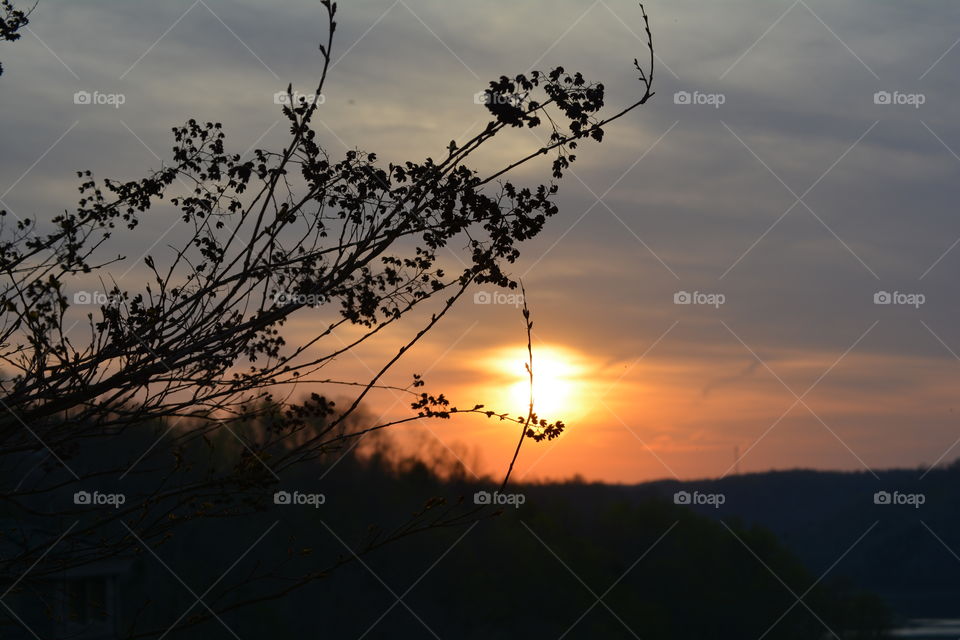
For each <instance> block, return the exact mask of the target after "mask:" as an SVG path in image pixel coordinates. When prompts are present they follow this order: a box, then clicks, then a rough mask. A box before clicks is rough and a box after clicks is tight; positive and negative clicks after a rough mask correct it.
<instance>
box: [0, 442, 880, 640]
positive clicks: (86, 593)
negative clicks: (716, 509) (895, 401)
mask: <svg viewBox="0 0 960 640" xmlns="http://www.w3.org/2000/svg"><path fill="white" fill-rule="evenodd" d="M235 430H236V431H237V433H238V434H239V435H240V436H241V437H243V438H244V439H251V438H253V435H251V433H250V431H245V430H242V429H239V428H236V429H235ZM158 433H162V432H158ZM135 440H136V441H134V439H132V438H131V439H128V440H127V442H126V443H125V447H128V448H129V451H128V450H123V451H119V450H118V451H114V452H103V451H101V452H98V454H97V455H100V456H103V455H113V456H115V457H116V458H117V459H124V458H126V457H129V456H130V455H132V454H134V453H136V452H140V451H143V450H145V449H146V447H148V446H149V445H150V444H151V442H152V441H151V436H150V435H148V434H143V435H138V436H137V437H136V439H135ZM168 440H169V437H168V438H167V439H165V440H164V441H162V442H161V443H160V444H158V445H156V446H155V447H154V448H153V449H152V450H151V453H150V454H149V456H147V458H145V459H144V460H143V461H142V462H141V463H140V464H141V465H142V469H141V468H140V466H138V467H137V468H138V471H137V472H136V473H132V474H131V475H130V476H128V477H127V478H126V479H125V480H124V483H123V485H122V487H123V494H124V496H125V498H124V499H125V503H124V504H123V505H122V506H121V507H120V508H119V509H118V508H115V507H114V506H111V505H105V506H104V507H103V509H102V510H100V511H99V512H96V513H99V514H100V515H91V513H90V511H89V510H87V511H83V512H80V513H71V509H72V504H71V503H72V499H73V496H63V497H62V500H60V501H59V502H57V503H55V504H54V503H50V502H48V503H46V504H34V505H31V506H30V508H29V509H27V510H23V509H21V510H19V511H18V510H15V509H13V508H12V507H11V506H10V505H9V504H8V505H7V507H6V508H5V512H4V513H3V514H2V515H3V518H4V519H3V523H4V528H3V535H4V538H3V543H2V547H0V548H2V549H3V550H4V553H7V554H8V555H9V549H11V548H16V547H17V544H18V543H24V544H40V545H50V544H52V543H53V542H54V540H55V539H56V537H57V536H58V535H59V534H60V533H62V532H63V531H64V530H66V529H67V528H68V527H69V526H70V524H71V522H74V521H76V520H77V519H78V518H79V519H81V520H83V522H81V523H80V524H78V525H77V530H80V528H82V527H86V526H88V525H95V527H94V529H92V530H94V531H97V532H106V533H103V534H101V533H96V534H91V536H90V537H89V544H90V545H91V548H93V547H98V548H97V551H96V553H91V557H94V556H95V557H96V561H95V562H94V561H92V562H91V566H90V567H89V570H88V571H87V572H86V573H85V572H84V571H82V570H81V571H78V570H77V569H76V568H74V569H72V570H71V571H70V572H69V573H64V574H63V575H58V574H57V572H56V570H55V568H52V569H51V568H50V567H48V566H47V565H48V564H49V562H50V561H49V560H48V561H45V562H44V563H42V565H41V566H40V567H39V568H37V569H35V570H34V571H31V572H30V573H28V576H27V577H26V578H24V580H22V581H21V582H20V583H19V584H18V585H17V589H16V593H15V594H14V595H12V596H10V597H9V598H8V599H7V602H8V604H9V605H10V607H11V609H12V610H13V611H15V612H16V613H17V615H18V616H19V617H21V618H22V619H23V621H24V622H26V623H27V624H29V625H30V626H31V628H32V629H34V630H36V632H37V633H38V636H39V637H42V638H44V639H46V638H49V637H52V638H66V637H71V636H69V635H68V634H67V632H66V631H64V629H74V630H76V631H78V632H81V631H82V629H84V628H87V629H90V628H102V629H105V630H106V631H105V633H109V634H113V635H103V636H93V637H98V638H99V637H119V638H128V637H139V636H140V634H146V633H150V632H152V633H154V634H155V635H154V636H153V637H157V636H159V635H160V634H162V633H163V632H164V631H166V630H167V629H169V628H171V627H173V630H172V631H170V633H168V634H167V635H166V637H167V638H176V639H192V638H198V639H199V638H204V639H211V638H232V637H240V638H243V639H247V638H277V639H285V638H305V637H327V638H359V637H366V638H391V639H397V638H431V637H435V636H436V637H440V638H484V639H488V638H559V637H566V638H633V637H640V638H644V640H656V639H659V638H662V639H664V640H667V639H670V640H674V639H677V638H683V639H695V638H711V639H725V638H731V639H734V638H736V639H738V640H739V639H742V638H759V637H761V636H762V637H764V638H797V639H804V640H809V639H810V638H821V637H833V636H832V635H831V633H835V634H837V635H838V636H840V637H843V638H878V637H883V635H882V630H883V629H884V627H885V626H886V625H887V624H888V623H889V621H890V619H891V618H890V613H889V611H888V609H887V608H886V606H885V605H884V604H883V603H882V602H881V601H880V600H879V599H878V598H876V597H873V596H870V595H867V594H866V593H865V592H864V591H862V590H861V589H860V588H858V587H856V586H854V583H852V582H850V581H849V580H843V579H842V578H841V577H842V575H843V570H842V569H843V567H841V568H840V569H838V570H837V571H836V572H834V573H832V574H831V575H829V576H827V578H825V579H824V580H823V581H818V577H819V575H820V572H813V571H811V570H809V569H808V568H806V567H805V566H804V565H803V563H801V561H800V560H799V559H798V557H797V555H796V554H795V553H793V552H792V551H790V550H788V549H787V548H786V547H785V546H784V545H783V544H782V543H781V542H780V541H779V540H778V539H777V537H776V536H775V535H774V534H773V533H771V532H770V530H768V529H765V528H760V527H755V526H746V525H744V524H743V523H742V522H740V521H738V519H736V518H726V517H725V518H723V521H719V520H718V519H717V518H715V517H708V516H706V515H701V514H698V513H695V512H694V511H692V510H691V509H689V508H686V507H682V506H677V505H674V504H673V503H672V500H670V499H668V497H666V493H665V492H664V489H665V487H659V486H656V485H650V486H648V487H646V489H644V491H645V492H646V493H639V492H640V491H641V488H638V487H633V488H627V487H618V486H610V485H592V484H585V483H581V482H569V483H561V484H549V485H518V486H511V487H508V489H507V491H509V492H511V496H512V495H515V494H522V496H523V498H522V500H523V504H522V505H520V506H513V505H509V504H508V505H505V506H504V507H502V513H499V514H498V510H499V509H500V508H498V507H493V506H490V507H477V506H475V505H474V494H475V492H477V491H480V490H487V491H490V492H493V491H495V490H496V489H497V487H496V486H495V485H494V483H477V482H476V481H475V480H472V478H468V474H467V473H466V472H465V471H464V470H463V469H462V467H460V466H459V465H458V464H456V463H455V461H450V460H444V459H440V460H437V461H435V462H433V463H431V464H430V465H429V466H428V465H427V464H424V463H422V462H417V461H413V460H405V461H397V460H395V459H393V460H388V456H386V455H385V453H384V452H386V451H388V450H390V449H391V447H390V444H389V441H387V440H381V441H380V442H379V446H376V445H374V446H371V443H372V442H373V441H372V440H368V441H367V443H366V444H365V445H364V447H363V453H357V451H356V450H354V451H353V452H352V453H349V454H348V455H346V456H345V457H343V458H340V459H339V460H338V457H337V456H335V455H331V456H330V457H329V458H328V459H325V460H323V461H321V462H320V463H318V464H316V465H312V466H303V467H299V468H298V469H299V470H298V471H297V473H296V474H295V475H289V476H286V475H285V476H284V477H283V478H282V482H280V483H278V485H277V486H276V487H274V489H277V490H284V491H287V492H288V493H290V494H291V495H293V492H299V494H300V495H301V497H302V496H304V495H319V494H322V495H323V497H322V501H323V503H322V504H309V503H304V504H300V505H297V504H275V501H274V497H273V494H272V493H269V492H262V491H260V490H259V489H255V488H251V490H250V492H249V493H248V494H244V495H232V496H224V495H211V498H210V499H211V500H216V501H219V502H220V503H221V505H220V506H221V507H222V508H221V510H220V511H210V510H209V508H208V510H207V511H206V512H204V513H205V514H206V515H204V516H203V517H199V516H198V515H197V514H198V513H200V512H201V511H197V509H196V508H195V507H193V506H191V505H189V504H184V505H177V506H174V507H173V508H171V509H170V510H169V513H168V515H167V516H166V517H167V518H169V519H171V520H172V521H176V522H177V526H176V527H175V528H171V529H170V531H171V533H170V535H169V536H167V537H165V538H161V539H158V540H155V541H151V542H150V543H148V544H146V545H141V546H140V547H139V551H138V552H137V553H133V554H129V553H118V554H117V555H116V556H111V555H110V554H109V553H105V549H106V547H104V546H102V545H110V544H116V543H115V542H111V535H113V536H122V535H124V534H126V531H125V526H126V524H125V523H127V522H128V523H129V524H130V525H131V527H132V529H136V528H137V526H138V524H140V523H138V522H137V511H136V509H135V508H133V510H131V511H129V512H127V511H125V510H126V509H131V508H132V507H135V505H136V504H138V502H141V501H144V500H149V499H151V498H150V495H153V494H154V493H155V492H156V490H157V486H158V483H159V484H162V482H161V481H162V477H158V476H157V474H158V473H162V470H163V469H166V468H168V467H169V466H170V460H166V458H175V460H176V462H175V464H176V465H178V466H179V467H181V468H182V469H185V471H184V472H183V473H181V474H179V475H178V476H177V480H176V482H178V483H186V484H189V483H190V482H193V481H195V480H196V479H198V478H200V477H202V476H203V475H204V474H206V473H210V469H211V468H216V467H223V466H225V465H236V464H248V463H249V460H246V461H245V458H246V457H248V456H247V454H246V449H245V447H244V446H243V445H242V444H241V442H240V440H239V439H237V438H236V437H234V435H232V434H230V433H227V432H225V431H222V430H221V431H220V432H218V433H217V434H215V435H214V436H213V437H211V438H208V439H196V440H194V441H192V442H191V443H190V444H188V445H184V444H183V443H182V442H179V443H178V446H177V447H176V448H174V447H172V446H170V443H169V442H168ZM267 462H269V461H267ZM74 463H75V465H76V466H80V467H82V464H83V461H82V457H81V458H77V459H76V460H74ZM151 468H155V469H157V471H151ZM50 473H54V474H55V473H57V472H56V470H51V471H50ZM321 478H322V479H321ZM33 481H37V482H40V479H39V478H38V477H35V475H34V474H29V475H28V476H27V479H26V480H25V481H24V482H25V483H26V484H27V485H29V483H30V482H33ZM49 481H50V478H49V476H45V477H44V479H43V482H44V483H48V482H49ZM666 488H672V487H666ZM88 489H89V490H90V491H94V490H99V491H101V492H102V493H104V494H109V493H110V492H112V491H117V487H115V486H112V485H108V484H107V483H104V484H103V485H102V486H99V487H97V486H94V485H91V486H90V487H88ZM173 489H175V487H173V486H166V487H165V488H164V490H165V491H170V490H173ZM654 494H664V495H654ZM44 495H48V492H46V493H45V494H44ZM301 499H303V498H301ZM503 499H508V498H503ZM319 500H321V499H316V500H314V502H315V503H316V502H318V501H319ZM519 500H521V499H514V500H513V501H514V502H517V501H519ZM294 501H295V499H294ZM61 511H62V515H60V516H57V517H55V518H54V519H53V520H51V518H50V517H41V515H40V514H42V513H54V512H61ZM153 511H155V510H152V511H151V512H153ZM117 512H120V513H126V515H125V516H124V518H122V519H113V520H110V519H111V518H113V517H114V516H115V514H116V513H117ZM232 512H235V513H241V512H243V514H244V515H241V516H235V517H230V513H232ZM211 513H218V514H220V516H219V517H210V514H211ZM91 517H95V518H97V519H98V522H87V521H86V519H89V518H91ZM32 521H42V522H43V523H44V524H43V526H40V527H37V528H35V529H31V528H30V527H29V523H30V522H32ZM111 529H115V530H114V531H110V530H111ZM408 531H409V532H410V535H406V533H408ZM71 544H76V543H71ZM381 544H382V546H378V545H381ZM811 544H814V543H812V542H811ZM116 548H117V549H118V550H122V549H124V548H125V545H120V544H118V545H117V547H116ZM82 551H83V550H82V549H80V550H78V549H76V548H74V549H73V550H72V552H71V557H72V558H73V560H74V565H75V564H76V562H75V560H76V557H77V555H78V553H79V554H82ZM355 554H357V555H355ZM358 556H359V557H358ZM50 557H54V558H55V557H56V553H52V554H51V556H50ZM304 576H306V578H304ZM302 580H303V582H301V581H302ZM101 587H102V588H101ZM59 591H62V592H63V593H64V594H66V595H65V600H63V598H62V597H61V596H58V595H56V594H57V593H58V592H59ZM801 596H802V602H801V603H799V604H798V603H797V599H798V598H799V597H801ZM198 599H199V600H201V601H200V602H198ZM598 599H599V600H598ZM101 600H107V602H100V601H101ZM58 603H59V604H58ZM231 603H232V604H231ZM207 606H209V607H210V608H211V609H216V610H217V611H218V612H220V611H222V613H219V615H218V616H216V617H215V616H211V615H210V614H209V613H208V611H209V610H208V609H207V608H206V607H207ZM7 622H8V623H10V624H7V625H6V626H5V627H4V630H3V637H4V638H7V637H14V638H15V637H32V636H31V635H30V633H29V632H27V631H25V630H23V629H21V630H20V631H18V630H16V625H14V624H12V622H11V621H10V620H8V621H7ZM70 625H73V626H72V627H71V626H70ZM97 625H99V627H97ZM134 629H135V630H136V631H133V632H132V631H131V630H134ZM47 633H49V635H47ZM18 634H19V635H18ZM234 634H235V635H234ZM764 634H766V635H764ZM75 637H88V636H80V635H77V636H75Z"/></svg>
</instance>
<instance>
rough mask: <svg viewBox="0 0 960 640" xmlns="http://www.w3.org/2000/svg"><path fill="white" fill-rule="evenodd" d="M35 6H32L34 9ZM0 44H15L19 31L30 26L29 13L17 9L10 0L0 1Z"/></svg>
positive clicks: (1, 70) (18, 37)
mask: <svg viewBox="0 0 960 640" xmlns="http://www.w3.org/2000/svg"><path fill="white" fill-rule="evenodd" d="M35 7H36V5H34V8H35ZM0 12H2V14H0V42H15V41H17V40H19V39H20V30H21V29H23V28H25V27H26V26H27V25H28V24H30V14H31V13H32V12H33V8H31V9H30V10H29V11H24V10H23V9H17V8H16V7H15V6H14V4H13V2H12V0H0ZM2 75H3V64H0V76H2Z"/></svg>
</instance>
